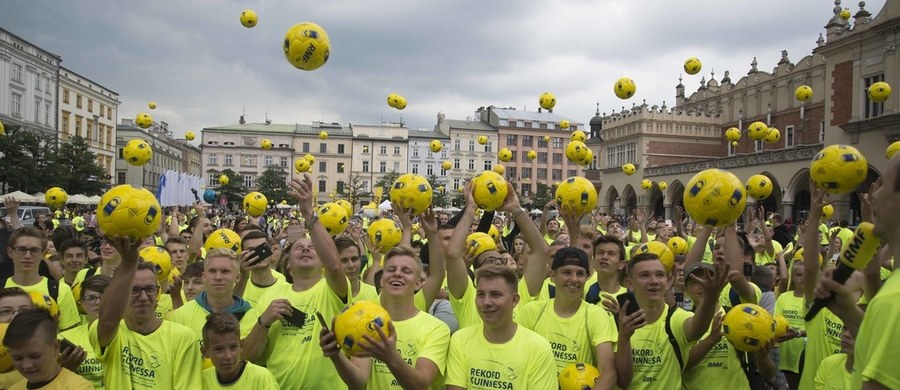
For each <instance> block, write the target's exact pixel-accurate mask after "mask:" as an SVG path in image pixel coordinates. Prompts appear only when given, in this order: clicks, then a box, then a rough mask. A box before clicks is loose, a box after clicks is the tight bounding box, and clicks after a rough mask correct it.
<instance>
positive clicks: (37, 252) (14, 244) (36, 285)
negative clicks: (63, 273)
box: [0, 226, 81, 330]
mask: <svg viewBox="0 0 900 390" xmlns="http://www.w3.org/2000/svg"><path fill="white" fill-rule="evenodd" d="M46 249H47V237H46V236H45V235H44V233H43V232H41V231H40V230H38V229H35V228H32V227H27V226H26V227H22V228H19V229H16V230H15V231H13V232H12V234H11V235H10V236H9V245H8V247H7V248H6V251H7V253H8V254H9V257H10V258H12V262H13V276H12V277H11V278H9V279H6V284H5V285H3V286H0V287H7V288H8V287H19V288H21V289H22V290H25V292H40V293H41V294H43V295H44V296H47V297H52V294H51V293H50V284H54V285H55V286H56V287H57V289H58V293H57V294H56V296H55V297H52V298H53V299H55V300H56V303H57V304H58V305H59V329H60V330H66V329H71V328H74V327H75V326H77V325H78V324H79V323H81V316H80V315H79V314H78V306H76V305H75V298H74V297H72V289H71V288H69V285H67V284H65V283H60V282H56V281H51V280H49V279H47V278H46V277H43V276H41V275H40V274H39V273H38V267H39V265H40V263H41V261H42V260H41V253H44V251H45V250H46Z"/></svg>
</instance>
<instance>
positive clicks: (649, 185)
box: [641, 179, 653, 190]
mask: <svg viewBox="0 0 900 390" xmlns="http://www.w3.org/2000/svg"><path fill="white" fill-rule="evenodd" d="M651 188H653V181H651V180H650V179H644V180H641V189H644V190H649V189H651Z"/></svg>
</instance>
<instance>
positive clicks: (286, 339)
mask: <svg viewBox="0 0 900 390" xmlns="http://www.w3.org/2000/svg"><path fill="white" fill-rule="evenodd" d="M291 188H292V190H293V191H292V195H293V196H294V197H295V198H296V199H297V200H298V201H299V207H300V212H301V214H303V218H304V221H305V223H306V224H307V225H308V228H309V231H310V235H311V238H301V239H299V240H298V241H297V242H295V243H294V245H293V247H292V248H291V252H290V255H289V258H288V270H289V271H290V274H291V277H292V279H293V284H292V285H290V286H286V287H283V288H279V289H278V290H272V291H269V292H266V294H265V295H263V296H262V297H261V298H260V300H259V304H258V305H257V307H256V309H253V310H254V312H257V313H259V315H258V318H257V320H256V322H257V323H256V326H254V327H253V330H252V331H251V332H250V335H248V336H247V338H246V339H245V341H244V346H245V348H244V350H243V357H244V358H245V359H247V360H249V361H252V362H254V363H257V364H260V365H263V364H265V366H266V367H267V368H268V369H269V370H270V371H271V372H272V374H273V375H274V376H275V379H276V380H277V381H278V384H279V386H280V387H281V388H284V389H305V388H342V387H346V386H343V383H342V382H341V379H340V377H339V376H338V373H337V370H336V369H335V368H334V364H332V363H331V361H330V360H329V359H328V358H326V357H325V356H323V355H322V352H321V349H320V348H319V346H318V345H317V343H316V342H315V341H313V340H314V337H316V336H318V334H319V331H320V330H321V325H320V324H319V322H318V321H316V318H315V313H316V311H318V312H320V313H322V315H323V316H324V317H325V320H326V321H331V319H332V318H334V316H335V315H337V313H338V312H340V310H341V309H342V308H343V307H344V305H345V304H346V303H347V299H348V296H349V295H350V287H349V282H348V281H347V277H346V276H345V275H344V270H343V268H342V267H341V264H340V262H339V261H338V254H337V249H336V247H335V245H334V240H332V239H331V235H330V234H329V233H328V231H326V230H325V227H324V226H322V223H321V222H320V221H319V218H318V215H315V214H314V212H313V202H312V198H313V196H312V179H311V178H310V176H309V175H308V174H305V175H303V176H302V177H301V178H294V179H293V180H292V182H291ZM323 271H324V272H323Z"/></svg>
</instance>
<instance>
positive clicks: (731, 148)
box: [728, 142, 737, 156]
mask: <svg viewBox="0 0 900 390" xmlns="http://www.w3.org/2000/svg"><path fill="white" fill-rule="evenodd" d="M735 153H737V148H736V147H734V145H732V144H731V142H728V155H729V156H734V154H735Z"/></svg>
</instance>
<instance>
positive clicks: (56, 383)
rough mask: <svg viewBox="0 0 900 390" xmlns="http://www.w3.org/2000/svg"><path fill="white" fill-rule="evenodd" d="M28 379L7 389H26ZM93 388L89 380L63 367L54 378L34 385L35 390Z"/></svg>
mask: <svg viewBox="0 0 900 390" xmlns="http://www.w3.org/2000/svg"><path fill="white" fill-rule="evenodd" d="M27 385H28V380H25V379H23V380H22V381H21V382H19V383H16V384H14V385H12V386H11V387H10V388H9V390H26V389H28V387H27ZM93 388H94V386H93V385H91V382H88V381H87V380H85V379H84V378H82V377H80V376H78V374H76V373H74V372H72V371H69V370H68V369H66V368H63V369H62V370H61V371H60V372H59V375H57V376H56V378H53V380H52V381H50V383H48V384H46V385H44V386H41V387H36V388H34V389H37V390H92V389H93Z"/></svg>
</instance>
